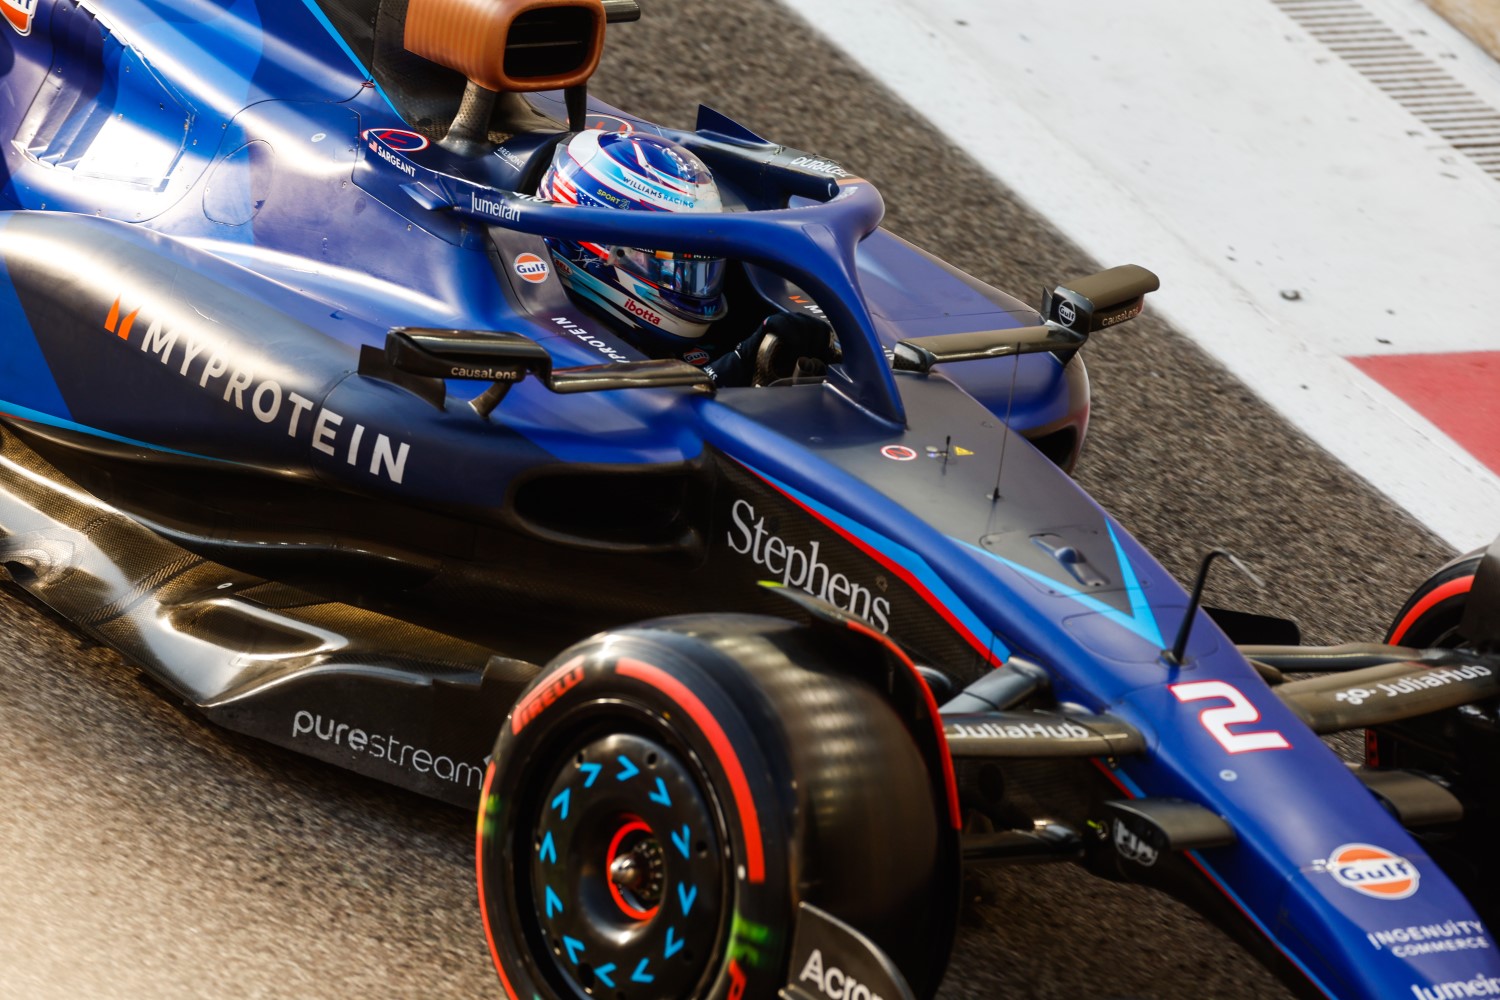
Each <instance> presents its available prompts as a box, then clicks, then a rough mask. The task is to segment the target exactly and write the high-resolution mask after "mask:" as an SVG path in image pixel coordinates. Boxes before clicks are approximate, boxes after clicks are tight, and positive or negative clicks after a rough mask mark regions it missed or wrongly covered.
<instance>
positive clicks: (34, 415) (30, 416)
mask: <svg viewBox="0 0 1500 1000" xmlns="http://www.w3.org/2000/svg"><path fill="white" fill-rule="evenodd" d="M0 413H4V414H9V415H10V416H13V417H19V418H21V419H22V420H29V421H31V422H32V423H37V424H46V425H47V426H49V427H61V428H63V429H64V430H70V431H78V432H80V433H82V434H87V435H89V436H91V437H97V438H104V439H105V440H107V441H118V442H120V443H121V444H128V445H134V446H135V447H137V448H149V449H151V450H152V451H160V452H165V453H166V454H168V455H182V456H183V457H185V458H201V459H203V460H204V461H208V462H222V463H224V464H225V465H239V464H241V463H239V462H234V461H230V460H229V459H227V458H215V457H213V456H212V455H199V454H197V453H195V452H191V451H178V450H177V449H176V448H167V447H164V446H163V445H159V444H152V443H151V442H149V441H137V440H136V439H135V438H128V437H121V436H120V435H118V434H111V433H110V432H109V431H101V430H100V429H99V428H97V427H88V426H85V425H84V424H79V423H74V422H73V421H71V420H64V419H63V418H62V417H55V416H53V415H52V414H50V413H43V412H42V411H40V410H33V409H31V408H30V407H27V406H20V405H18V404H16V403H8V402H5V401H4V400H0Z"/></svg>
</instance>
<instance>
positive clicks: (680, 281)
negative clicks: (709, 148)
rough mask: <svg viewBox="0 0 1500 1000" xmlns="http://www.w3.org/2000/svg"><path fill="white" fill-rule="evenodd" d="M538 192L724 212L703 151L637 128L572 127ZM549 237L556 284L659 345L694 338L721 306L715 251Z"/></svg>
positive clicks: (635, 207)
mask: <svg viewBox="0 0 1500 1000" xmlns="http://www.w3.org/2000/svg"><path fill="white" fill-rule="evenodd" d="M537 193H538V194H539V195H540V196H541V197H543V198H546V199H547V200H548V201H553V202H556V203H558V204H560V205H581V206H583V207H584V208H619V209H626V210H629V211H638V212H721V211H723V204H722V203H721V201H720V200H719V189H718V186H717V185H715V184H714V179H713V175H712V174H711V173H709V170H708V167H707V166H706V165H705V164H704V162H703V161H702V160H700V159H698V157H697V156H695V155H694V154H693V153H692V152H691V151H689V150H688V149H687V148H685V147H683V146H681V145H679V144H677V143H675V142H672V141H671V140H670V139H664V138H662V137H660V136H656V135H643V134H641V133H639V132H605V131H602V130H599V129H590V130H588V131H586V132H580V133H578V134H577V135H575V136H573V138H571V139H569V140H568V142H567V143H566V144H565V145H561V146H559V147H558V149H557V153H556V154H555V155H554V156H553V158H552V165H551V166H550V167H548V168H547V173H546V174H545V175H544V176H543V177H542V183H541V186H540V188H539V189H538V191H537ZM547 246H548V248H549V249H550V250H551V251H552V257H553V260H554V261H556V263H557V270H558V277H560V278H561V279H562V281H563V284H564V285H566V286H567V287H568V288H569V289H571V290H572V291H573V292H574V293H576V294H578V295H581V296H583V297H584V298H585V299H588V300H589V301H590V302H592V303H594V304H595V305H597V306H598V307H599V308H601V309H603V310H604V311H605V313H606V314H608V315H610V316H613V317H614V318H616V319H618V320H619V321H620V322H622V323H624V324H626V325H627V326H629V327H633V328H634V329H636V330H639V331H642V332H643V333H644V334H646V335H647V336H649V337H651V338H652V339H654V340H656V341H658V343H659V345H660V346H662V347H663V348H665V349H667V350H674V349H675V350H681V349H683V348H687V347H691V346H693V345H692V344H691V343H690V342H692V341H696V340H697V339H698V338H700V337H702V336H703V335H704V333H706V332H707V331H708V328H709V325H710V324H712V323H713V322H714V321H715V320H718V319H720V318H721V317H722V316H724V314H725V313H727V312H728V311H729V308H728V305H727V304H726V303H725V301H724V295H723V286H724V258H722V257H704V256H700V255H697V254H688V253H670V252H668V251H665V250H645V249H639V248H636V247H619V246H607V245H603V244H598V243H572V242H569V241H567V240H559V239H550V238H549V239H548V240H547ZM699 353H701V352H699Z"/></svg>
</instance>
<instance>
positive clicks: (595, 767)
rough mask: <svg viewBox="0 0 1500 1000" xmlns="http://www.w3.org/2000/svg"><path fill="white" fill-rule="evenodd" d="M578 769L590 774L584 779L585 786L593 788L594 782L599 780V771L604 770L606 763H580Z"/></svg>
mask: <svg viewBox="0 0 1500 1000" xmlns="http://www.w3.org/2000/svg"><path fill="white" fill-rule="evenodd" d="M578 770H580V771H582V772H583V773H584V774H587V775H588V777H587V778H585V779H584V781H583V787H584V788H593V787H594V782H595V781H598V780H599V772H600V771H602V770H604V765H603V764H579V765H578Z"/></svg>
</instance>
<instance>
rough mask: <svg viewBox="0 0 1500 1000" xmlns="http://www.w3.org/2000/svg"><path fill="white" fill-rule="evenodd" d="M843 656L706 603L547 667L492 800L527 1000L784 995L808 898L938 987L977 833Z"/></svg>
mask: <svg viewBox="0 0 1500 1000" xmlns="http://www.w3.org/2000/svg"><path fill="white" fill-rule="evenodd" d="M825 657H826V653H825V652H820V648H819V644H818V642H817V638H816V636H814V635H812V634H811V633H810V632H809V631H808V630H807V629H804V628H802V627H800V626H797V625H794V624H792V623H790V622H786V621H782V620H780V619H774V618H757V617H749V616H697V617H691V618H679V619H666V620H663V621H660V622H654V623H648V624H647V625H645V626H641V627H638V628H631V629H626V630H621V631H618V632H612V633H607V634H603V635H600V636H595V637H594V638H592V639H589V640H587V641H585V642H583V643H581V644H579V645H577V646H574V647H573V648H572V649H570V650H568V651H566V652H565V653H563V654H562V655H561V656H559V657H558V658H557V659H556V660H555V661H553V663H552V664H550V665H549V667H548V668H547V669H546V670H544V671H543V672H542V674H541V676H540V677H539V678H538V680H537V681H536V682H535V683H534V684H533V685H532V686H531V687H530V688H529V689H528V691H527V693H526V694H525V695H523V696H522V698H521V699H520V701H518V702H517V704H516V706H515V708H514V709H513V710H512V713H511V717H510V719H509V720H507V722H506V724H505V727H504V729H503V730H502V732H501V735H500V738H499V740H498V742H497V743H496V748H495V757H494V763H493V764H492V765H491V768H490V772H489V774H488V775H487V779H486V787H485V795H484V801H483V803H482V807H481V811H480V816H479V834H478V867H479V892H480V903H481V909H482V911H483V915H484V920H485V929H486V933H487V934H488V936H489V941H490V947H491V953H492V956H493V957H494V960H495V964H496V967H497V969H498V970H499V973H500V977H501V980H502V985H503V986H504V989H505V993H506V994H507V995H508V996H509V997H510V998H512V1000H532V997H533V996H540V997H544V998H549V1000H551V998H579V997H592V998H602V997H609V998H611V1000H634V998H640V1000H647V998H649V1000H661V998H667V997H672V998H712V1000H737V998H741V997H744V998H761V997H765V998H771V997H775V996H776V994H777V991H778V989H779V987H780V986H781V985H782V984H783V983H785V982H786V973H787V969H786V966H787V953H788V948H789V946H790V944H791V932H792V917H793V914H794V912H795V908H796V905H797V903H799V902H801V901H804V900H805V901H807V902H811V903H814V904H816V905H817V906H820V907H822V908H824V909H826V910H827V911H829V912H830V913H833V914H834V915H835V916H838V917H840V918H842V919H844V920H846V921H848V922H849V923H851V924H853V925H854V926H855V927H856V928H857V929H859V930H860V931H862V932H864V933H865V934H866V935H867V936H869V937H870V938H871V939H873V940H874V941H875V943H876V944H877V945H879V946H880V947H881V948H882V949H883V950H884V951H885V952H886V953H887V954H888V955H890V956H891V958H892V959H893V960H894V961H895V962H896V964H897V966H898V967H899V968H900V969H901V971H902V973H903V974H904V975H905V976H906V978H907V980H908V981H909V982H910V984H911V985H912V987H913V989H914V991H915V992H916V994H917V995H918V996H920V997H929V996H931V995H932V994H933V993H934V992H935V991H936V988H937V983H938V980H939V979H940V978H941V976H942V972H943V967H944V966H945V964H946V962H947V956H948V952H949V949H950V947H951V937H952V926H953V919H952V915H953V914H954V913H955V912H956V906H957V901H958V900H957V893H958V879H957V871H956V862H955V860H954V859H956V857H957V855H956V841H955V840H954V839H953V838H954V837H955V836H956V835H955V833H954V831H953V830H952V829H951V826H950V825H949V824H947V823H945V822H944V817H945V816H946V812H945V803H944V802H943V801H941V799H940V794H939V792H938V791H936V790H935V785H934V783H933V782H932V781H931V780H930V779H929V776H928V774H927V771H926V767H925V765H924V763H923V759H922V756H921V754H920V753H919V751H918V749H917V747H916V745H915V743H914V742H913V739H912V737H911V736H910V734H909V733H908V731H907V730H906V728H905V726H904V725H903V723H902V722H901V720H900V718H899V717H898V716H897V714H896V712H895V711H894V710H893V709H892V707H891V706H890V705H889V704H888V703H887V701H886V699H885V698H884V697H883V696H882V695H881V694H880V693H879V692H877V691H875V690H874V689H873V688H870V687H868V686H866V685H865V684H864V683H863V682H862V681H859V680H856V679H853V678H851V677H849V676H847V675H846V674H845V673H843V672H842V671H840V670H839V669H836V668H835V665H834V664H832V663H829V662H825Z"/></svg>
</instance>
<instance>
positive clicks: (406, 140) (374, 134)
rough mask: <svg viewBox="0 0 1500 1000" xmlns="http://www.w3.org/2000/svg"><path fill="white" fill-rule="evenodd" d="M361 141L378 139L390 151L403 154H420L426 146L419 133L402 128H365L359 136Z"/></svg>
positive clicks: (423, 136) (424, 138)
mask: <svg viewBox="0 0 1500 1000" xmlns="http://www.w3.org/2000/svg"><path fill="white" fill-rule="evenodd" d="M359 137H360V138H361V139H364V140H366V141H368V140H370V139H372V138H373V139H379V140H380V141H381V142H383V143H385V144H386V145H387V146H389V147H391V148H392V149H395V150H399V151H400V152H403V153H420V152H421V151H422V150H424V149H426V148H427V146H428V142H427V137H426V136H425V135H422V134H421V133H420V132H411V131H408V130H407V129H404V128H367V129H365V130H364V131H363V132H361V133H360V134H359Z"/></svg>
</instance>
